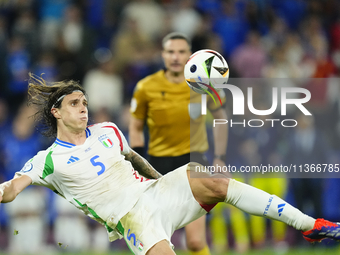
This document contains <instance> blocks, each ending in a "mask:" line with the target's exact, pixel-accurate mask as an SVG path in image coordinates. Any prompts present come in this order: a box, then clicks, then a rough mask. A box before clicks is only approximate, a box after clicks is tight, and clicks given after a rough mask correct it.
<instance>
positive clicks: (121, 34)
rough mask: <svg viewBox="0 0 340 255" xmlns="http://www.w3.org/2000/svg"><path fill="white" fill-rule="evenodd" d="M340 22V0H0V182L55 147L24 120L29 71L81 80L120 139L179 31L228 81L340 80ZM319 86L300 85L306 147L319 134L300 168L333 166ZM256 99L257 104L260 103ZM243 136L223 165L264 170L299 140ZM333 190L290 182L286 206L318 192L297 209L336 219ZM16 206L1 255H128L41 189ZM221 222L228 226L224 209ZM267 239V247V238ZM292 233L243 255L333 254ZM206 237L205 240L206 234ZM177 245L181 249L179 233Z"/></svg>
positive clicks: (338, 135) (324, 90) (329, 112)
mask: <svg viewBox="0 0 340 255" xmlns="http://www.w3.org/2000/svg"><path fill="white" fill-rule="evenodd" d="M339 13H340V3H339V2H338V1H336V0H328V1H321V0H311V1H307V0H249V1H246V0H234V1H232V0H229V1H218V0H197V1H191V0H182V1H180V0H158V1H153V0H134V1H133V0H130V1H117V0H116V1H110V0H96V1H95V0H78V1H71V0H12V1H9V0H8V1H7V0H1V1H0V67H1V68H0V179H1V181H3V180H7V179H9V178H12V176H13V174H14V173H15V171H17V170H20V169H21V167H22V166H23V165H24V163H25V162H26V161H27V160H28V159H30V158H31V157H32V156H33V155H35V154H36V152H37V151H38V150H40V149H43V148H46V147H47V146H48V145H49V144H50V143H51V142H52V140H50V139H46V138H43V137H42V136H41V135H40V134H39V133H38V132H36V129H35V127H34V125H33V122H32V119H27V116H29V115H30V114H31V113H32V110H30V109H26V108H25V99H26V94H27V78H28V72H33V73H35V74H37V75H41V74H43V78H44V79H46V80H48V81H58V80H63V79H75V80H79V81H80V82H81V83H82V84H83V85H84V86H85V87H86V89H87V91H88V94H89V103H90V109H89V110H90V112H91V115H90V116H91V120H92V121H93V122H98V121H102V120H110V121H113V122H116V123H117V124H118V126H119V127H120V128H121V129H122V130H123V132H125V133H126V135H127V126H128V119H129V113H128V109H129V101H130V98H131V95H132V91H133V89H134V86H135V84H136V82H137V81H138V80H139V79H141V78H143V77H145V76H146V75H148V74H150V73H152V72H154V71H156V70H158V69H159V68H161V67H162V60H161V56H160V52H161V47H160V42H161V39H162V37H163V36H164V35H166V34H167V33H168V32H171V31H181V32H184V33H186V34H187V35H188V36H189V37H190V38H191V39H192V42H193V49H192V50H193V51H196V50H199V49H203V48H210V49H214V50H217V51H219V52H220V53H222V54H223V55H224V57H225V58H226V60H227V61H228V63H229V66H230V68H231V69H230V71H231V73H230V77H233V78H238V77H240V78H292V77H293V78H306V77H309V78H331V77H332V78H334V77H335V78H337V77H338V74H339V67H340V16H339ZM323 81H324V82H322V83H311V84H308V85H306V87H307V88H308V89H309V90H310V91H311V93H312V99H311V101H310V104H309V107H310V108H311V109H312V110H313V115H314V122H313V123H312V124H310V123H309V124H308V125H312V126H313V128H309V129H306V130H307V131H306V132H304V131H303V130H302V131H301V132H300V133H299V134H306V137H307V140H310V139H311V137H315V136H317V137H320V141H319V142H318V143H317V146H316V147H317V148H313V149H312V148H310V147H311V145H306V146H307V147H308V149H307V152H306V159H310V158H315V157H319V156H320V155H324V158H322V160H325V161H326V162H328V163H338V162H339V155H340V153H339V139H340V129H339V127H340V125H339V124H340V122H339V116H340V102H339V99H340V87H339V83H338V81H339V80H337V79H333V80H332V81H333V82H330V81H331V79H325V80H323ZM258 100H259V102H257V103H261V102H260V100H261V97H260V96H259V97H258ZM255 104H256V103H255ZM308 125H307V126H308ZM309 127H310V126H309ZM311 130H313V132H315V133H313V132H312V131H311ZM239 131H240V129H239V128H238V129H231V130H230V134H229V137H230V138H229V144H228V148H229V149H228V153H227V154H228V155H227V158H228V160H231V161H232V160H233V161H234V162H233V163H234V164H238V163H239V162H244V161H247V162H250V163H251V162H259V159H263V158H266V157H268V155H269V154H270V155H271V156H272V157H271V158H272V159H273V160H276V162H284V160H286V158H287V157H288V155H289V152H292V151H294V150H293V149H294V148H290V147H289V146H290V145H291V144H290V142H289V141H292V140H290V139H294V137H287V136H284V135H281V136H275V135H274V137H276V138H278V137H279V138H280V139H274V140H275V142H274V143H269V144H266V146H262V147H261V146H260V145H261V144H262V142H263V141H264V140H266V139H267V140H268V137H269V138H270V137H273V134H271V133H270V131H268V132H262V133H253V132H252V131H250V132H248V131H244V132H239ZM299 134H298V135H299ZM313 134H314V135H313ZM303 136H304V135H303ZM127 137H128V136H127ZM320 144H322V146H319V145H320ZM230 148H232V149H230ZM295 149H296V148H295ZM254 152H257V153H254ZM271 152H275V153H271ZM313 153H315V154H313ZM291 154H292V153H291ZM254 160H255V161H254ZM291 160H293V159H291ZM320 160H321V159H320ZM319 162H320V161H319ZM339 184H340V181H339V179H337V178H327V179H315V180H313V181H312V182H309V183H306V182H304V181H303V180H301V179H298V180H295V183H294V181H292V180H288V183H287V185H286V186H285V190H284V191H285V197H286V199H287V200H288V201H289V202H291V203H292V204H296V203H297V202H296V196H295V195H296V194H294V192H292V190H296V187H300V188H302V189H304V188H305V189H306V190H307V189H308V188H309V187H313V188H314V190H316V193H318V194H319V195H320V196H319V197H317V196H314V195H313V193H315V192H313V191H311V193H309V196H308V194H307V196H306V197H302V198H300V199H302V201H306V202H307V203H306V205H304V210H305V211H306V212H307V213H309V214H311V215H318V216H322V217H326V218H328V219H330V220H339V218H340V206H339V203H338V201H339V199H338V198H339V197H340V185H339ZM310 198H312V199H310ZM17 199H18V201H16V202H15V203H12V204H6V205H3V204H1V206H0V227H1V228H0V254H5V253H6V254H7V253H12V254H20V253H23V254H26V253H30V254H39V253H40V254H48V253H64V254H71V253H74V254H75V253H76V254H82V253H84V254H97V253H98V254H99V253H102V254H106V253H110V252H111V253H114V254H118V253H117V252H118V251H121V252H125V251H126V253H124V254H129V252H128V251H127V248H126V245H125V244H124V242H123V241H118V242H114V243H112V244H110V243H108V241H107V237H106V233H105V229H104V228H102V227H99V226H98V225H97V224H96V223H95V222H92V221H89V220H87V219H86V218H84V217H83V216H82V215H81V214H78V213H77V211H76V210H74V209H73V208H70V207H69V205H68V204H67V203H65V201H63V200H60V199H59V198H58V197H57V196H55V195H54V194H52V192H49V191H48V190H46V189H41V188H37V187H32V188H29V189H27V191H25V192H24V193H23V194H21V195H20V196H19V197H18V198H17ZM223 215H224V220H225V222H226V224H227V223H230V219H229V216H230V212H228V211H227V212H224V213H223ZM246 219H247V218H246ZM209 220H211V219H209ZM228 229H229V228H228ZM266 230H267V229H266ZM228 231H229V235H228V237H225V238H226V239H227V238H228V242H229V244H230V250H231V251H230V252H229V254H233V253H234V243H235V240H234V238H233V233H231V230H230V229H229V230H228ZM244 231H245V230H243V232H244ZM246 233H247V230H246ZM249 235H250V234H249ZM265 235H266V236H267V237H268V240H270V239H271V235H272V234H271V233H270V231H269V229H268V233H267V232H266V233H265ZM298 235H299V233H296V232H295V231H292V230H291V229H290V228H288V229H287V230H286V234H285V240H284V241H285V242H284V246H281V247H280V246H275V244H273V243H271V242H270V241H266V242H265V244H264V245H263V246H262V247H261V249H260V248H258V249H256V247H255V245H254V243H253V242H252V243H251V249H250V251H249V254H260V253H261V254H267V253H268V254H274V253H281V254H283V253H285V252H287V251H289V254H307V253H308V254H326V253H327V254H337V253H339V248H338V246H337V245H335V244H334V243H332V242H329V243H327V245H326V244H320V245H317V246H315V247H314V246H313V247H312V246H310V245H309V244H306V243H304V242H302V240H301V237H299V236H298ZM208 240H209V242H210V243H211V242H212V239H211V233H210V231H209V233H208ZM174 243H175V245H176V247H178V248H179V249H182V248H183V234H182V233H181V232H179V233H176V235H175V236H174ZM287 249H290V250H287ZM86 252H87V253H86Z"/></svg>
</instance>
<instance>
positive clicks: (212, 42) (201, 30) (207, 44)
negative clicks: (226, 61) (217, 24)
mask: <svg viewBox="0 0 340 255" xmlns="http://www.w3.org/2000/svg"><path fill="white" fill-rule="evenodd" d="M202 18H203V19H202V22H200V26H199V27H198V29H197V30H196V32H195V34H194V35H193V37H192V39H191V44H192V49H191V50H192V52H195V51H198V50H203V49H211V50H215V51H217V52H223V48H222V47H223V42H222V38H221V37H220V36H219V35H218V34H216V33H214V32H213V31H212V17H211V16H210V15H204V16H203V17H202Z"/></svg>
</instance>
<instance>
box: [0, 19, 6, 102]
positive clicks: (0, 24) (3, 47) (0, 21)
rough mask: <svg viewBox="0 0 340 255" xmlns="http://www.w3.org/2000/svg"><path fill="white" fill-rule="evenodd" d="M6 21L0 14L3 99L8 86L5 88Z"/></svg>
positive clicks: (0, 59) (0, 61) (0, 75)
mask: <svg viewBox="0 0 340 255" xmlns="http://www.w3.org/2000/svg"><path fill="white" fill-rule="evenodd" d="M6 27H7V19H6V17H5V16H3V15H1V14H0V66H1V67H2V68H0V81H1V82H0V96H2V97H4V96H5V95H7V93H8V86H7V82H8V80H7V77H8V73H7V68H5V66H6V64H7V63H6V61H7V44H8V37H7V31H6Z"/></svg>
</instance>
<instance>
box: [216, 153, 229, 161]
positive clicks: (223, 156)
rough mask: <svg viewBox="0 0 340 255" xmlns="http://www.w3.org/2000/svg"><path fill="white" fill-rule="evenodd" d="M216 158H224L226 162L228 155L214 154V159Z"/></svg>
mask: <svg viewBox="0 0 340 255" xmlns="http://www.w3.org/2000/svg"><path fill="white" fill-rule="evenodd" d="M215 158H217V159H220V160H222V161H223V162H225V160H226V155H225V154H224V155H215V156H214V159H215Z"/></svg>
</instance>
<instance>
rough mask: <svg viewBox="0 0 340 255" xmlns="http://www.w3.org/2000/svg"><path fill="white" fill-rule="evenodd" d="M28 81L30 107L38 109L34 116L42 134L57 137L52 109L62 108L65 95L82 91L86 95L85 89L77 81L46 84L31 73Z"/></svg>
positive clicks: (55, 120) (55, 121)
mask: <svg viewBox="0 0 340 255" xmlns="http://www.w3.org/2000/svg"><path fill="white" fill-rule="evenodd" d="M29 77H30V78H29V80H28V105H34V106H36V107H37V110H38V111H37V112H36V113H35V114H34V115H33V116H34V118H35V120H36V121H37V122H40V123H41V124H42V125H43V126H42V127H41V129H42V130H41V131H42V134H43V135H45V136H47V137H56V136H57V119H56V118H55V117H54V116H53V115H52V113H51V109H52V106H53V107H54V108H60V107H61V103H62V101H63V98H62V99H60V100H58V99H59V98H60V97H61V96H63V95H68V94H71V93H72V92H73V91H75V90H80V91H81V92H83V94H84V95H86V91H85V90H84V88H83V87H82V86H81V85H80V84H79V83H78V82H76V81H73V80H69V81H60V82H46V81H45V80H44V79H43V78H42V77H39V76H37V75H34V74H32V73H29Z"/></svg>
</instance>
